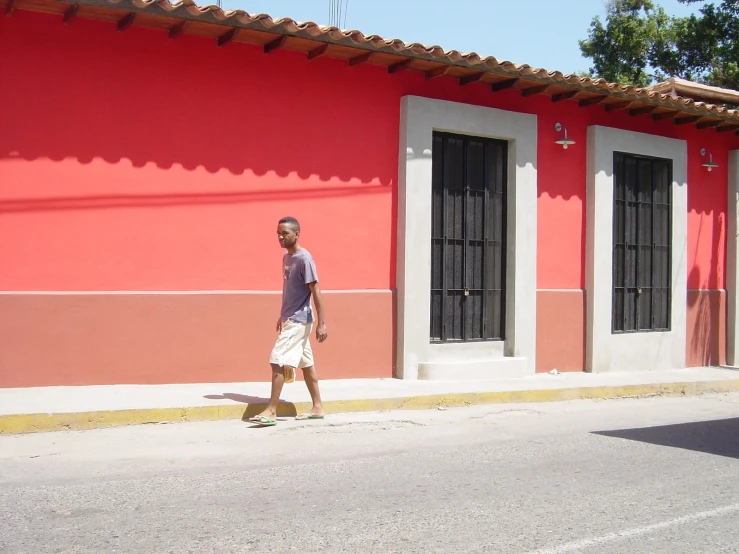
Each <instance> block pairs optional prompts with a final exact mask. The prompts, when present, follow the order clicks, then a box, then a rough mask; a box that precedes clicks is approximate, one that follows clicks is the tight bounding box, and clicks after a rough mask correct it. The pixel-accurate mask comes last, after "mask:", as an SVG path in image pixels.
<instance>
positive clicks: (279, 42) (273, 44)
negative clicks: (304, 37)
mask: <svg viewBox="0 0 739 554" xmlns="http://www.w3.org/2000/svg"><path fill="white" fill-rule="evenodd" d="M286 40H287V36H285V35H282V36H281V37H277V38H276V39H275V40H271V41H269V42H268V43H267V44H265V45H264V53H265V54H269V53H270V52H272V51H274V50H277V49H278V48H282V46H283V45H284V44H285V41H286Z"/></svg>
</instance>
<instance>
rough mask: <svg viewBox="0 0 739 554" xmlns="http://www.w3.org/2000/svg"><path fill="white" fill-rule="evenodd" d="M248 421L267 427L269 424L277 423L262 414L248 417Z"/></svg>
mask: <svg viewBox="0 0 739 554" xmlns="http://www.w3.org/2000/svg"><path fill="white" fill-rule="evenodd" d="M249 421H250V422H251V423H256V424H257V425H261V426H262V427H269V426H270V425H277V422H276V421H275V420H274V419H270V418H268V417H267V416H263V415H258V416H254V417H250V418H249Z"/></svg>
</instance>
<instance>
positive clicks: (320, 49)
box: [308, 43, 328, 61]
mask: <svg viewBox="0 0 739 554" xmlns="http://www.w3.org/2000/svg"><path fill="white" fill-rule="evenodd" d="M326 50H328V43H326V44H321V46H316V47H315V48H314V49H313V50H311V51H310V52H308V61H310V60H315V59H316V58H320V57H321V56H323V55H324V54H325V53H326Z"/></svg>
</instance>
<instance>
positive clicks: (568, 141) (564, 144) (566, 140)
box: [554, 123, 575, 150]
mask: <svg viewBox="0 0 739 554" xmlns="http://www.w3.org/2000/svg"><path fill="white" fill-rule="evenodd" d="M554 130H555V131H557V132H558V133H559V132H561V131H563V130H564V132H565V136H564V137H563V138H561V139H559V140H556V141H554V144H561V145H562V149H563V150H567V147H568V146H570V145H571V144H575V141H574V140H572V139H571V138H567V129H565V128H564V127H562V125H561V124H560V123H557V124H556V125H555V126H554Z"/></svg>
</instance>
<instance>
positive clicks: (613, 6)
mask: <svg viewBox="0 0 739 554" xmlns="http://www.w3.org/2000/svg"><path fill="white" fill-rule="evenodd" d="M679 1H680V2H682V3H684V4H694V3H702V4H704V5H703V6H702V7H701V8H700V10H699V14H698V15H691V16H688V17H671V16H669V15H667V14H666V13H665V11H664V10H663V9H662V8H661V7H659V6H656V5H655V4H654V3H653V2H651V1H650V0H610V1H609V2H608V4H607V5H606V18H605V24H604V23H603V22H601V20H600V18H599V17H595V18H594V19H593V20H592V22H591V24H590V29H589V32H588V38H587V39H585V40H581V41H579V44H580V50H581V52H582V53H583V55H584V56H585V57H588V58H591V59H592V60H593V67H592V68H591V70H590V71H591V73H592V74H594V75H595V76H598V77H602V78H604V79H606V80H609V81H615V82H620V83H628V84H633V85H636V86H646V85H649V84H650V83H652V82H654V81H656V80H661V79H664V78H665V77H681V78H684V79H690V80H692V81H697V82H702V83H706V84H710V85H715V86H721V87H726V88H732V89H738V88H739V0H723V1H722V2H721V4H719V5H718V6H717V5H716V4H714V3H707V2H706V0H679Z"/></svg>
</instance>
